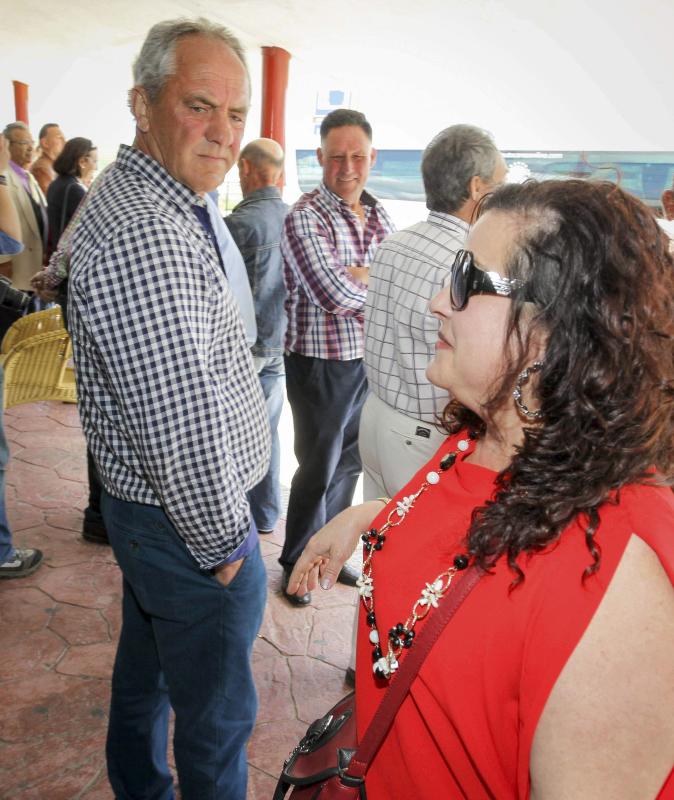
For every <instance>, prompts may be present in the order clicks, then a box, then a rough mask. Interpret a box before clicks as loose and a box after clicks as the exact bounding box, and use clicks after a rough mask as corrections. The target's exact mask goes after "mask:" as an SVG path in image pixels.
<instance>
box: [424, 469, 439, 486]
mask: <svg viewBox="0 0 674 800" xmlns="http://www.w3.org/2000/svg"><path fill="white" fill-rule="evenodd" d="M426 480H427V481H428V483H430V484H436V483H439V482H440V476H439V475H438V473H437V472H429V473H428V475H426Z"/></svg>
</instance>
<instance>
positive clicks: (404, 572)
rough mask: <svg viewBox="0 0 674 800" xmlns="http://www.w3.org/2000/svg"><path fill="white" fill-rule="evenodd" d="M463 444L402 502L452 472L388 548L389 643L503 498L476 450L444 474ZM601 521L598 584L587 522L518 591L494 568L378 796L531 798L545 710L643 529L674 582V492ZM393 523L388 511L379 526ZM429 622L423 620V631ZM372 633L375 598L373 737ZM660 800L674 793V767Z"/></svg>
mask: <svg viewBox="0 0 674 800" xmlns="http://www.w3.org/2000/svg"><path fill="white" fill-rule="evenodd" d="M460 438H462V436H461V435H457V436H453V437H450V438H449V439H448V440H447V441H446V442H445V444H443V446H442V447H441V448H440V450H439V451H438V453H437V455H436V456H435V457H434V458H433V459H432V460H431V461H430V462H429V463H428V465H427V466H426V467H424V468H423V469H422V470H420V471H419V472H418V473H417V474H416V475H415V476H414V478H412V480H411V481H410V483H409V484H408V485H407V486H406V487H405V488H404V489H403V490H402V491H401V492H400V493H399V495H398V496H397V497H398V498H401V497H404V496H406V495H409V494H413V493H415V492H416V491H417V490H418V489H419V487H420V486H421V484H422V482H423V480H424V478H425V475H426V473H427V472H428V470H429V469H433V470H436V471H438V472H439V474H440V475H441V477H440V482H439V483H438V484H436V485H434V486H431V487H430V489H428V490H427V491H426V492H424V494H422V495H421V496H420V497H419V498H418V499H417V501H416V503H415V505H414V508H413V509H412V510H411V511H410V512H409V514H408V517H407V518H406V519H405V521H404V522H403V523H402V525H400V527H399V528H396V529H394V530H392V531H390V532H389V534H388V535H387V539H386V543H385V545H384V548H383V550H382V551H380V552H378V553H377V554H376V555H375V556H374V559H373V562H372V563H373V570H372V577H373V582H374V600H375V611H376V616H377V627H378V629H379V632H380V634H381V636H382V639H384V638H385V637H386V636H387V633H388V630H389V629H390V628H391V627H392V626H394V625H395V624H396V623H398V622H404V621H405V620H406V619H407V617H408V615H409V613H410V611H411V609H412V606H413V604H414V602H415V601H416V600H417V599H418V598H419V597H420V596H421V590H422V589H423V588H424V587H425V585H426V583H431V582H432V581H433V580H435V578H436V576H437V575H439V574H440V573H441V572H442V571H443V570H445V569H447V568H448V567H449V566H451V565H452V562H453V560H454V556H455V555H457V554H458V553H461V552H464V548H463V547H462V545H461V541H462V539H463V537H464V536H465V534H466V531H467V530H468V526H469V523H470V516H471V512H472V511H473V509H474V508H475V507H476V506H481V505H483V504H484V502H485V501H486V500H487V499H489V498H490V497H491V495H492V493H493V489H494V478H495V476H496V473H494V472H491V471H490V470H488V469H485V468H484V467H479V466H476V465H474V464H470V463H467V462H464V461H463V457H462V456H459V458H457V461H456V464H455V465H454V467H453V468H452V469H450V470H449V471H447V472H444V473H442V472H440V471H439V470H438V464H439V461H440V458H441V457H442V456H443V455H445V453H448V452H452V451H454V450H455V449H456V442H457V441H458V440H459V439H460ZM600 516H601V524H600V528H599V530H598V532H597V535H596V541H598V542H599V544H600V545H601V564H600V568H599V571H598V572H597V573H596V574H595V575H593V576H591V577H590V578H589V579H587V580H586V581H585V582H584V583H583V581H582V575H583V571H584V570H585V568H586V567H587V566H588V565H589V564H590V563H591V562H592V559H591V556H590V553H589V551H588V549H587V547H586V545H585V534H584V529H583V528H582V527H581V526H580V525H578V524H572V525H571V526H570V527H569V528H568V529H567V530H566V531H565V532H564V534H563V535H562V536H561V538H560V539H559V541H558V542H556V543H555V544H553V545H550V546H549V547H548V548H547V549H545V550H544V551H542V552H541V553H539V554H536V555H532V556H528V555H523V556H521V558H520V559H519V564H520V566H521V568H522V569H523V571H524V574H525V580H524V582H523V583H522V584H520V585H519V586H518V587H517V588H516V589H514V590H513V591H509V588H510V585H511V583H512V581H513V578H514V575H513V573H512V572H511V570H510V569H509V568H508V566H507V564H506V563H504V560H503V559H502V560H501V561H500V562H499V563H498V564H497V565H496V567H495V568H494V570H493V574H488V575H485V576H484V577H483V578H482V579H481V580H480V582H479V583H478V585H477V586H476V587H475V589H474V590H473V592H472V593H471V595H470V596H469V597H468V599H467V600H466V601H465V602H464V603H463V605H462V606H461V607H460V608H459V610H458V612H457V613H456V616H455V617H454V618H453V619H452V620H451V621H450V623H449V624H448V626H447V628H446V629H445V630H444V631H443V634H442V635H441V637H440V639H439V641H438V642H437V643H436V645H435V646H434V648H433V650H432V651H431V653H430V654H429V656H428V657H427V659H426V661H425V662H424V664H423V666H422V668H421V671H420V672H419V675H418V676H417V678H416V679H415V681H414V683H413V684H412V687H411V690H410V694H409V695H408V697H407V698H406V700H405V701H404V703H403V705H402V706H401V708H400V710H399V712H398V715H397V717H396V720H395V722H394V724H393V726H392V728H391V730H390V731H389V734H388V736H387V738H386V739H385V741H384V743H383V745H382V747H381V749H380V750H379V752H378V754H377V756H376V758H375V759H374V761H373V763H372V765H371V767H370V770H369V771H368V774H367V793H368V798H369V800H412V798H414V800H425V799H426V798H429V799H430V798H434V797H441V798H443V800H452V798H470V800H482V798H485V799H486V798H498V800H509V799H510V798H518V799H519V798H528V797H529V791H530V780H529V757H530V751H531V744H532V740H533V737H534V733H535V731H536V725H537V723H538V720H539V717H540V715H541V713H542V711H543V708H544V706H545V703H546V700H547V698H548V696H549V695H550V692H551V690H552V688H553V686H554V684H555V682H556V680H557V678H558V676H559V674H560V672H561V670H562V668H563V667H564V665H565V664H566V662H567V660H568V659H569V656H570V655H571V653H572V652H573V650H574V648H575V646H576V644H577V643H578V641H579V640H580V639H581V637H582V635H583V633H584V631H585V629H586V628H587V626H588V624H589V622H590V620H591V619H592V616H593V614H594V612H595V611H596V609H597V607H598V606H599V603H600V602H601V599H602V597H603V596H604V593H605V592H606V589H607V587H608V585H609V583H610V581H611V578H612V576H613V574H614V572H615V570H616V568H617V566H618V563H619V562H620V559H621V557H622V554H623V552H624V550H625V547H626V545H627V542H628V540H629V538H630V536H631V535H632V534H636V535H637V536H639V537H640V538H642V539H643V540H644V541H645V542H646V543H647V544H648V545H649V546H650V547H651V548H652V549H653V550H654V551H655V553H656V554H657V555H658V556H659V558H660V561H661V562H662V564H663V567H664V569H665V570H666V572H667V574H668V575H669V577H670V580H672V582H673V583H674V495H672V492H671V490H670V489H668V488H654V487H645V486H636V485H635V486H630V487H627V488H626V489H623V490H622V491H621V493H620V502H619V503H618V504H615V505H612V504H608V503H607V504H605V505H604V506H603V507H602V508H601V511H600ZM384 521H385V514H383V513H382V514H381V515H380V516H379V517H378V518H377V519H376V520H375V522H374V523H373V527H378V526H379V525H381V524H383V522H384ZM455 580H456V581H459V580H461V575H460V574H459V575H458V576H457V577H456V578H455ZM440 602H442V601H440ZM430 613H431V614H432V613H433V611H431V612H430ZM429 616H430V615H429ZM423 624H424V623H423V621H422V622H420V623H418V624H417V627H416V630H417V634H418V633H419V632H420V631H421V630H422V629H423ZM369 633H370V627H369V626H368V625H367V624H366V621H365V615H364V614H363V610H362V605H361V613H360V617H359V630H358V651H357V654H358V658H357V681H356V700H357V709H358V732H359V737H362V735H363V732H364V731H365V728H366V727H367V725H368V723H369V722H370V720H371V719H372V716H373V714H374V712H375V710H376V708H377V706H378V705H379V703H380V702H381V699H382V697H383V695H384V692H385V690H386V687H385V686H382V684H381V681H379V680H377V681H375V678H374V675H373V672H372V664H373V661H372V647H373V646H372V644H371V643H370V641H369ZM405 654H406V651H403V654H402V656H401V663H402V659H404V658H405ZM660 797H661V798H673V797H674V771H673V772H672V773H671V774H670V776H669V780H668V782H667V783H666V785H665V786H664V787H663V789H662V791H661V793H660Z"/></svg>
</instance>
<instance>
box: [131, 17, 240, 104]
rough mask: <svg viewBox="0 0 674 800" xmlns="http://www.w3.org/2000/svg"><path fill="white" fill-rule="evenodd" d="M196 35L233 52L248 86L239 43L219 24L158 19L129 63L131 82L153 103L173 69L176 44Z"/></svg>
mask: <svg viewBox="0 0 674 800" xmlns="http://www.w3.org/2000/svg"><path fill="white" fill-rule="evenodd" d="M190 35H198V36H209V37H210V38H211V39H219V40H220V41H221V42H222V43H223V44H225V45H227V47H231V49H232V50H233V51H234V52H235V53H236V55H237V56H238V58H239V61H241V63H242V64H243V68H244V69H245V70H246V77H247V78H248V85H249V86H250V76H249V74H248V64H247V63H246V56H245V54H244V50H243V47H242V45H241V42H240V41H239V40H238V39H237V37H236V36H235V35H234V34H233V33H232V32H231V31H230V30H228V29H227V28H225V27H224V26H223V25H218V24H217V23H215V22H210V21H209V20H207V19H204V18H203V17H199V19H195V20H190V19H186V18H184V17H182V18H180V19H170V20H166V21H164V22H158V23H157V24H156V25H153V26H152V27H151V28H150V30H149V32H148V34H147V36H146V38H145V41H144V42H143V46H142V48H141V51H140V53H139V54H138V57H137V58H136V60H135V61H134V62H133V83H134V85H135V86H142V88H143V89H145V91H146V92H147V96H148V99H149V101H150V102H151V103H155V102H156V101H157V99H158V98H159V95H160V94H161V90H162V89H163V88H164V85H165V84H166V81H167V79H168V78H169V77H171V75H175V70H176V44H177V42H178V39H180V38H182V37H183V36H190Z"/></svg>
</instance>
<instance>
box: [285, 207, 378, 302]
mask: <svg viewBox="0 0 674 800" xmlns="http://www.w3.org/2000/svg"><path fill="white" fill-rule="evenodd" d="M281 251H282V253H283V259H284V261H285V263H286V265H287V267H288V268H290V269H291V270H292V272H293V274H294V276H295V279H296V280H297V282H298V283H299V284H300V286H301V287H302V289H303V290H304V292H305V293H306V295H307V297H308V298H309V299H310V300H311V302H312V303H313V304H314V305H315V306H318V308H320V309H322V310H323V311H324V312H326V313H327V314H336V315H338V316H342V317H354V316H360V315H362V313H363V305H364V303H365V297H366V294H367V286H366V285H365V284H363V283H361V282H360V281H358V280H356V279H355V278H352V277H351V275H350V274H349V273H348V272H347V269H346V267H347V266H350V265H349V264H342V263H340V259H339V254H338V252H337V247H336V244H335V240H334V236H333V235H331V231H330V229H329V227H328V226H327V225H326V224H325V223H324V222H323V221H322V220H321V219H320V217H319V216H318V215H317V214H316V213H315V212H314V211H313V210H312V209H308V208H299V209H293V210H292V211H291V212H290V213H289V214H288V216H287V217H286V221H285V226H284V231H283V237H282V239H281Z"/></svg>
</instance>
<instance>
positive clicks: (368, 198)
mask: <svg viewBox="0 0 674 800" xmlns="http://www.w3.org/2000/svg"><path fill="white" fill-rule="evenodd" d="M318 191H319V192H320V193H321V194H322V195H323V197H324V198H325V199H327V200H328V201H329V202H330V203H332V204H333V205H336V206H339V207H340V208H342V209H346V210H347V211H350V212H351V213H352V214H353V210H352V208H351V207H350V206H349V204H348V203H347V202H346V200H342V198H341V197H340V196H339V195H338V194H335V193H334V192H333V191H331V190H330V189H328V187H327V186H326V185H325V183H324V181H321V182H320V184H319V185H318ZM359 199H360V204H361V205H362V206H366V207H370V208H376V207H377V206H378V205H379V201H378V200H377V199H376V197H373V196H372V195H371V194H370V193H369V192H367V191H365V189H363V191H362V192H361V195H360V198H359Z"/></svg>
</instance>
